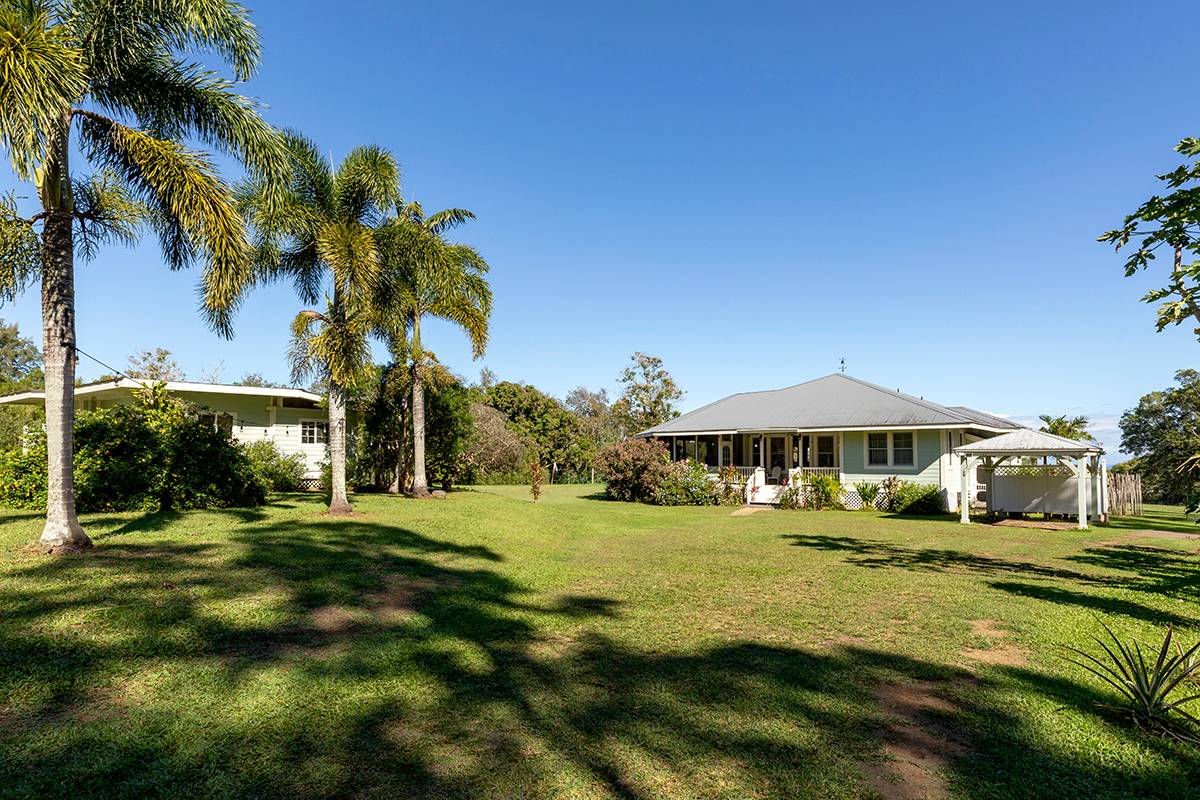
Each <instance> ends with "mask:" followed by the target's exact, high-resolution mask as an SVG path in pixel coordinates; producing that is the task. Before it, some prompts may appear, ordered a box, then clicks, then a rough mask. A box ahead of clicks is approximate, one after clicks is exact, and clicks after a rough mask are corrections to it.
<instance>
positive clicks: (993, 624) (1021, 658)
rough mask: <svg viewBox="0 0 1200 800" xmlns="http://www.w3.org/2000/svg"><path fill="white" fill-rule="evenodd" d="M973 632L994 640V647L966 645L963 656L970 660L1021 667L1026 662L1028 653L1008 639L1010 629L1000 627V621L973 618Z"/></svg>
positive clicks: (975, 634)
mask: <svg viewBox="0 0 1200 800" xmlns="http://www.w3.org/2000/svg"><path fill="white" fill-rule="evenodd" d="M971 633H972V635H974V636H978V637H980V638H983V639H989V640H991V641H992V642H993V646H992V647H964V648H963V651H962V653H963V657H965V658H966V659H967V660H969V661H977V662H979V663H982V664H1000V665H1003V666H1009V667H1019V666H1021V665H1022V664H1024V663H1025V661H1026V658H1027V656H1028V654H1027V653H1026V652H1025V651H1024V650H1022V649H1021V648H1020V647H1017V646H1016V645H1015V644H1013V643H1012V642H1010V641H1008V637H1009V634H1008V631H1006V630H1004V629H1003V628H1001V627H1000V622H999V621H998V620H994V619H973V620H971Z"/></svg>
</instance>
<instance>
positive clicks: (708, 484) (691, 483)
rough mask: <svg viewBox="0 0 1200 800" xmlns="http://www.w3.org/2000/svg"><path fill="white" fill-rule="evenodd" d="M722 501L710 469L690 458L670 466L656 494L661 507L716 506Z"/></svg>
mask: <svg viewBox="0 0 1200 800" xmlns="http://www.w3.org/2000/svg"><path fill="white" fill-rule="evenodd" d="M720 499H721V496H720V490H719V489H718V488H717V484H716V482H715V481H713V479H712V478H710V477H709V475H708V467H706V466H704V465H703V464H701V463H700V462H699V461H695V460H693V459H690V458H689V459H686V460H684V461H676V462H675V463H673V464H671V465H669V466H668V468H667V471H666V472H665V473H664V475H663V477H662V480H661V481H659V484H658V488H657V489H656V490H655V492H654V502H655V503H657V504H658V505H660V506H715V505H716V504H717V503H718V502H719V501H720Z"/></svg>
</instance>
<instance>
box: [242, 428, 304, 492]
mask: <svg viewBox="0 0 1200 800" xmlns="http://www.w3.org/2000/svg"><path fill="white" fill-rule="evenodd" d="M242 450H244V451H245V453H246V457H247V458H249V459H250V468H251V469H253V470H254V474H255V475H257V476H258V479H259V481H261V482H262V484H263V485H264V486H266V487H267V489H268V490H269V491H272V492H298V491H300V485H301V482H302V481H303V480H304V473H305V471H306V470H307V465H306V464H305V462H304V455H303V454H301V453H292V454H291V455H284V454H283V451H281V450H280V449H279V447H278V446H277V445H276V444H275V443H274V442H272V441H268V440H266V439H263V440H261V441H257V442H250V443H248V444H243V445H242Z"/></svg>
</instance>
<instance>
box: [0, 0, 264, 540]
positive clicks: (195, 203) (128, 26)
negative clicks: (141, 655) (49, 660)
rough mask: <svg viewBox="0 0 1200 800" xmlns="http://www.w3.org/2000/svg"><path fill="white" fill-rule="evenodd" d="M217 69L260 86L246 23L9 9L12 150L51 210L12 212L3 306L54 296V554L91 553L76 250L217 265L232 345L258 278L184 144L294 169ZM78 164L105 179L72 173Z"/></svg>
mask: <svg viewBox="0 0 1200 800" xmlns="http://www.w3.org/2000/svg"><path fill="white" fill-rule="evenodd" d="M204 53H212V54H215V55H216V56H217V57H218V58H219V59H220V60H221V61H223V62H225V63H226V64H228V65H229V66H231V67H232V69H233V72H234V75H235V77H236V79H237V80H239V81H240V80H245V79H247V78H249V77H250V76H251V74H252V73H253V72H254V71H255V69H256V68H257V66H258V62H259V57H260V54H261V47H260V44H259V39H258V32H257V30H256V29H255V27H254V25H253V23H252V22H251V21H250V17H249V13H248V12H247V11H246V9H244V8H243V7H241V6H239V5H237V4H235V3H232V2H191V0H157V2H95V1H94V0H58V1H57V2H46V1H44V0H43V1H39V0H0V76H3V77H2V78H0V145H3V147H4V150H5V151H6V153H7V154H8V157H9V159H10V161H11V162H12V166H13V169H14V171H15V172H16V175H17V177H18V179H20V180H22V181H28V182H30V183H31V184H33V186H34V188H35V189H36V196H37V200H38V203H39V210H38V211H37V213H35V214H33V215H32V216H24V215H23V214H22V213H21V212H20V209H19V208H18V204H17V203H16V201H15V200H14V199H13V197H12V196H11V195H10V196H9V197H7V198H3V199H0V295H2V296H3V297H4V298H12V297H15V296H16V295H17V294H18V293H20V292H21V291H23V290H24V289H25V288H26V286H28V285H29V284H30V283H31V282H33V281H35V280H40V282H41V288H42V326H43V342H42V349H43V355H44V359H45V372H46V435H47V440H48V455H47V458H48V462H49V463H48V468H49V475H48V487H49V500H48V502H47V507H46V525H45V527H44V529H43V532H42V537H41V542H42V544H43V545H44V546H46V547H48V548H49V549H61V550H65V549H75V548H79V547H85V546H88V545H90V544H91V540H90V539H88V537H87V535H86V534H85V533H84V532H83V528H81V527H80V525H79V521H78V519H77V518H76V515H75V495H74V475H73V471H72V450H73V446H72V440H73V431H74V421H75V413H74V411H75V397H74V384H75V288H74V257H75V253H76V250H78V251H79V252H80V253H81V254H82V255H83V256H84V257H91V256H93V255H94V254H95V252H96V250H97V248H98V246H99V245H101V244H103V243H105V242H107V241H120V242H132V241H133V240H134V239H135V238H136V237H137V235H138V233H139V231H140V229H141V227H142V226H143V225H148V226H149V227H150V228H151V229H153V230H154V231H155V232H156V233H157V235H158V237H159V240H160V243H161V245H162V251H163V255H164V259H165V261H166V263H167V265H168V266H169V267H171V268H173V269H178V268H182V267H185V266H187V265H188V264H189V263H191V262H192V261H193V260H195V259H199V260H200V261H202V262H203V263H204V265H205V272H204V276H203V279H202V297H203V308H204V311H205V312H206V314H207V315H208V318H209V320H210V322H211V323H212V324H213V326H214V327H215V328H216V329H217V330H218V331H220V332H221V333H223V334H226V335H228V334H229V332H230V320H231V313H232V310H233V308H234V306H235V303H236V297H237V291H238V288H239V287H240V286H241V284H242V281H243V278H244V276H245V275H246V271H247V269H248V267H249V262H248V259H247V252H246V244H245V235H244V229H243V225H242V222H241V220H240V218H239V217H238V215H237V213H236V210H235V208H234V205H233V202H232V198H231V196H230V194H229V191H228V189H227V187H226V185H225V184H224V183H223V182H222V181H221V179H220V177H219V176H218V174H217V171H216V168H215V166H214V163H213V161H212V159H211V158H210V157H209V156H208V155H207V154H205V153H202V152H199V151H196V150H192V149H189V147H188V145H187V142H188V140H189V139H191V138H196V139H199V140H201V141H202V142H205V143H207V144H208V145H210V146H212V147H214V148H216V149H217V150H220V151H222V152H225V153H229V154H231V155H234V156H235V157H237V158H238V159H239V160H241V161H242V162H243V163H244V164H246V166H247V167H249V168H250V169H251V170H252V171H258V172H261V173H262V174H265V175H278V174H279V173H280V172H281V171H282V169H283V166H284V160H283V151H282V143H281V141H280V140H279V137H278V136H277V134H276V133H275V131H274V130H273V129H272V128H271V127H270V126H268V125H267V124H266V123H265V122H264V121H263V120H262V119H261V118H260V117H259V115H258V113H257V110H256V108H255V106H254V104H253V103H252V102H251V101H249V100H248V99H246V98H245V97H242V96H240V95H239V94H237V93H236V91H235V84H234V82H233V81H231V80H227V79H225V78H223V77H220V76H219V75H218V74H216V73H214V72H212V71H209V70H206V69H204V68H202V67H200V66H199V65H197V64H195V63H193V62H192V61H190V59H192V58H195V57H196V56H197V55H198V54H204ZM185 58H186V59H189V60H185ZM78 153H82V155H83V157H84V160H85V161H86V162H89V163H90V164H92V165H94V166H95V167H97V168H99V172H98V173H96V174H94V175H91V176H87V175H77V174H76V173H74V172H73V171H72V169H71V164H70V159H71V158H72V157H73V156H75V155H76V154H78ZM36 225H40V226H41V232H40V236H39V235H38V234H37V232H36V230H35V227H34V226H36Z"/></svg>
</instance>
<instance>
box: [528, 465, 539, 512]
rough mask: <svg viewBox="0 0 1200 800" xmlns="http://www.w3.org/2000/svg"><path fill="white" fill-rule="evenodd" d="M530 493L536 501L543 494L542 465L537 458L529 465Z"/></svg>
mask: <svg viewBox="0 0 1200 800" xmlns="http://www.w3.org/2000/svg"><path fill="white" fill-rule="evenodd" d="M529 494H530V495H532V497H533V502H535V503H536V502H537V501H538V498H540V497H541V496H542V465H541V464H540V463H539V462H538V461H537V460H536V459H535V460H534V461H533V462H532V463H530V465H529Z"/></svg>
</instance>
